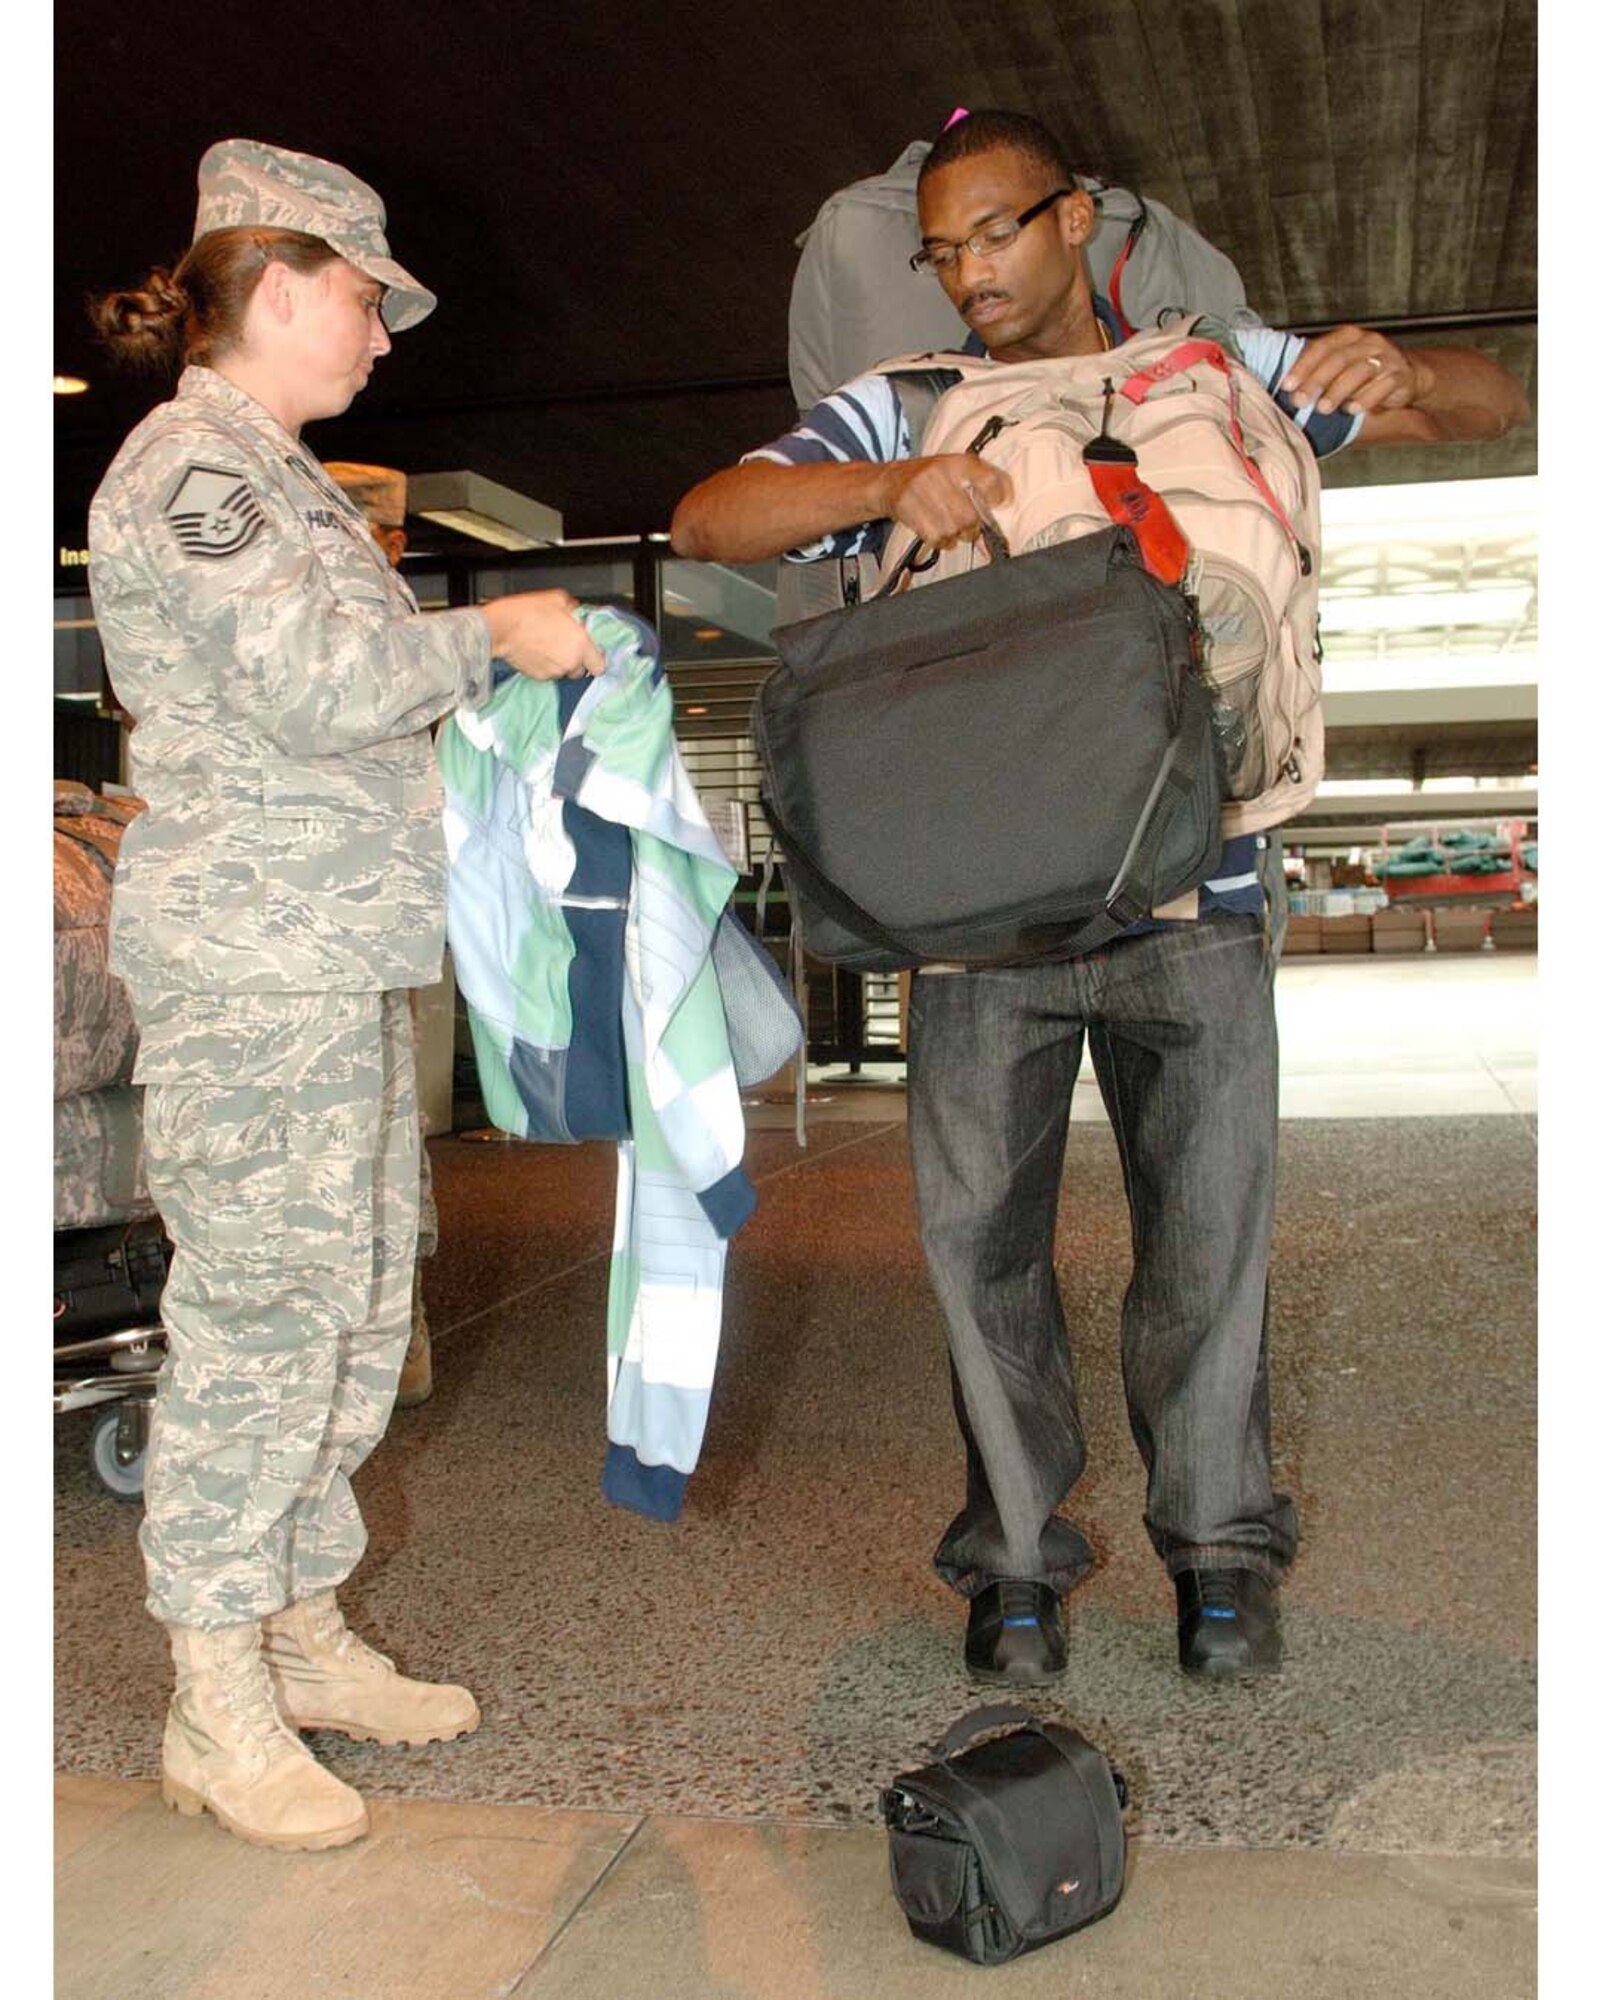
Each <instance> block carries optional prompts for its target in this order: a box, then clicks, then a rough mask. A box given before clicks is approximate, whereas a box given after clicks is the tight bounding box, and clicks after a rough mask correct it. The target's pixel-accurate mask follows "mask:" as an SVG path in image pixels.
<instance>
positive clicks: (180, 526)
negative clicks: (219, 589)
mask: <svg viewBox="0 0 1621 2000" xmlns="http://www.w3.org/2000/svg"><path fill="white" fill-rule="evenodd" d="M163 518H164V519H165V520H166V521H167V522H168V523H169V526H170V527H171V528H173V529H174V532H175V537H176V539H177V540H178V541H179V543H180V546H181V547H182V548H183V549H184V550H185V552H186V554H187V555H189V556H207V557H217V556H234V555H235V554H236V553H237V552H238V551H239V550H241V549H245V548H246V547H247V546H248V544H249V542H251V541H252V540H253V538H254V536H255V535H257V534H258V532H259V530H260V529H261V528H262V527H264V525H265V515H264V510H263V508H261V507H260V505H259V502H258V500H257V499H256V498H255V497H254V493H253V489H252V487H251V486H249V484H248V482H247V481H246V480H245V479H244V478H243V477H242V475H241V474H240V473H239V472H221V471H220V470H219V468H218V467H217V466H212V465H188V466H187V468H186V471H185V474H184V476H183V477H182V479H181V481H180V484H179V485H178V486H177V487H176V488H175V490H174V492H173V493H172V494H170V496H169V501H168V504H167V505H166V506H165V508H164V510H163Z"/></svg>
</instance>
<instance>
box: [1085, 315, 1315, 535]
mask: <svg viewBox="0 0 1621 2000" xmlns="http://www.w3.org/2000/svg"><path fill="white" fill-rule="evenodd" d="M1196 361H1208V362H1209V363H1210V365H1211V367H1212V368H1218V369H1220V371H1221V375H1222V379H1223V381H1225V383H1226V384H1227V434H1228V436H1229V437H1230V438H1231V439H1232V443H1233V449H1234V451H1236V452H1237V453H1238V457H1239V462H1240V463H1241V464H1242V466H1243V468H1244V471H1245V473H1246V474H1247V475H1248V477H1249V481H1250V484H1251V485H1252V486H1253V487H1254V488H1255V490H1256V491H1257V492H1258V493H1259V494H1260V496H1261V498H1262V499H1263V500H1264V501H1265V502H1266V504H1267V505H1268V506H1269V507H1270V508H1271V509H1272V511H1273V513H1274V514H1276V515H1277V517H1278V519H1279V521H1281V522H1282V524H1283V531H1284V533H1285V534H1286V535H1287V536H1288V537H1289V539H1290V541H1291V542H1293V541H1295V539H1296V537H1295V531H1294V528H1293V526H1292V524H1291V523H1290V520H1289V516H1288V515H1287V514H1286V513H1285V512H1284V510H1283V508H1282V506H1281V505H1280V504H1279V501H1278V497H1277V495H1276V494H1275V493H1274V492H1273V491H1272V488H1271V487H1270V486H1268V485H1267V483H1266V478H1265V475H1264V474H1263V473H1262V471H1261V468H1260V467H1259V466H1258V465H1257V464H1256V463H1255V461H1254V459H1253V458H1251V457H1250V455H1249V453H1248V452H1247V451H1246V450H1245V449H1244V432H1243V429H1242V428H1241V426H1240V424H1239V421H1238V384H1237V383H1236V382H1235V381H1234V380H1233V371H1232V369H1231V368H1230V367H1229V366H1228V364H1227V355H1226V352H1225V350H1224V349H1223V348H1221V347H1219V346H1218V345H1217V344H1216V342H1215V341H1213V340H1184V341H1183V343H1182V344H1181V346H1180V347H1173V348H1172V349H1171V351H1170V353H1169V354H1167V355H1166V356H1165V357H1164V358H1163V359H1162V360H1159V361H1156V362H1154V363H1153V364H1152V365H1151V366H1150V367H1147V368H1140V369H1138V371H1137V373H1136V374H1135V375H1133V376H1132V377H1131V378H1130V380H1129V381H1126V382H1123V383H1122V384H1121V385H1120V393H1121V395H1122V396H1125V397H1128V398H1129V399H1130V401H1132V402H1133V403H1141V402H1142V400H1143V398H1144V397H1145V396H1146V395H1147V394H1148V392H1149V390H1150V389H1152V388H1153V387H1154V385H1155V384H1156V383H1158V382H1168V381H1169V380H1170V379H1171V377H1172V376H1173V375H1180V374H1182V373H1183V372H1184V370H1186V369H1189V368H1191V367H1192V366H1193V364H1194V363H1195V362H1196ZM1297 545H1298V544H1297Z"/></svg>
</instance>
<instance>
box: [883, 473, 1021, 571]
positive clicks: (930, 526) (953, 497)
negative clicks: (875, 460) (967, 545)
mask: <svg viewBox="0 0 1621 2000" xmlns="http://www.w3.org/2000/svg"><path fill="white" fill-rule="evenodd" d="M886 475H887V478H886V485H887V492H888V499H889V505H888V515H889V518H890V520H892V521H898V522H899V523H900V524H901V526H902V527H904V528H910V529H911V531H912V533H913V534H914V535H917V536H918V537H919V538H920V539H921V540H922V542H923V545H924V547H925V548H929V549H949V548H953V547H955V545H956V544H957V543H958V542H963V541H968V542H971V541H973V540H974V539H975V538H976V537H977V536H978V535H979V534H980V533H981V532H982V524H981V520H980V507H979V506H976V505H975V497H974V496H975V494H976V493H977V495H978V496H979V501H980V503H981V505H983V506H985V507H988V508H996V507H1007V506H1010V505H1011V504H1012V501H1013V482H1012V481H1011V480H1010V479H1009V478H1008V476H1007V474H1006V473H1005V472H1003V471H1002V470H1001V469H1000V468H999V467H997V466H994V465H987V464H986V462H985V460H984V459H982V458H980V457H979V456H978V455H977V453H974V452H968V451H952V452H942V453H940V454H939V455H938V456H936V457H933V458H903V459H897V460H895V461H894V462H893V463H891V464H890V465H889V466H888V467H887V468H886Z"/></svg>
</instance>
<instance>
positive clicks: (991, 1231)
mask: <svg viewBox="0 0 1621 2000" xmlns="http://www.w3.org/2000/svg"><path fill="white" fill-rule="evenodd" d="M1274 963H1275V960H1274V957H1273V953H1272V951H1271V949H1270V946H1269V939H1268V936H1267V933H1266V928H1265V926H1264V925H1263V924H1262V922H1261V920H1260V919H1259V918H1256V917H1238V916H1215V917H1210V918H1207V919H1206V920H1205V921H1204V922H1203V923H1200V924H1197V925H1191V926H1186V927H1182V928H1178V929H1173V930H1165V931H1159V932H1154V933H1150V934H1148V935H1145V936H1142V937H1137V938H1125V939H1122V940H1120V941H1119V942H1118V943H1116V944H1114V945H1111V946H1110V947H1109V948H1108V949H1107V950H1105V951H1101V952H1098V953H1096V954H1094V955H1093V956H1092V957H1090V958H1086V959H1080V960H1075V961H1072V962H1069V963H1066V964H1059V965H1040V966H1023V967H1018V968H1009V969H999V970H990V971H975V972H946V973H924V974H920V975H919V976H918V977H917V978H915V979H914V980H913V981H912V1001H911V1012H910V1016H909V1022H908V1040H909V1057H908V1065H907V1068H908V1079H909V1081H908V1092H907V1097H908V1112H907V1116H908V1124H909V1128H910V1134H911V1148H912V1167H913V1176H914V1181H915V1185H916V1191H917V1202H918V1212H919V1217H920V1221H921V1226H922V1236H923V1246H924V1251H925V1253H926V1255H927V1258H928V1263H929V1269H930V1273H931V1275H932V1277H933V1279H934V1285H935V1290H936V1293H937V1294H938V1297H939V1300H940V1304H941V1307H942V1309H943V1310H944V1312H945V1316H946V1323H947V1328H948V1335H949V1340H950V1346H951V1363H952V1390H953V1395H954V1399H955V1402H956V1408H957V1420H958V1423H959V1425H960V1426H961V1429H962V1433H963V1438H964V1441H965V1443H966V1445H967V1452H968V1484H967V1500H966V1504H965V1506H964V1507H963V1510H962V1512H961V1513H960V1514H958V1515H957V1517H956V1519H955V1520H954V1521H953V1522H952V1523H951V1525H950V1527H949V1528H948V1529H947V1530H946V1533H945V1538H944V1539H943V1541H942V1542H941V1544H940V1547H939V1548H938V1550H937V1551H936V1553H935V1567H936V1568H937V1569H938V1570H939V1572H940V1574H941V1575H942V1576H943V1577H944V1578H945V1579H946V1581H947V1582H948V1583H950V1584H952V1585H953V1587H954V1588H956V1589H957V1590H960V1591H961V1592H963V1594H964V1595H971V1594H972V1593H973V1592H975V1591H977V1590H979V1589H982V1588H983V1587H984V1586H985V1584H987V1583H989V1582H992V1581H995V1580H996V1579H998V1578H1004V1577H1035V1578H1040V1579H1042V1580H1043V1581H1046V1582H1048V1583H1051V1584H1052V1585H1053V1586H1054V1588H1055V1589H1058V1590H1060V1591H1065V1590H1068V1589H1069V1588H1070V1586H1071V1585H1072V1584H1074V1583H1075V1582H1076V1581H1077V1579H1078V1578H1079V1577H1080V1576H1082V1575H1083V1574H1084V1573H1085V1571H1086V1570H1087V1569H1088V1568H1089V1567H1090V1564H1091V1550H1090V1548H1089V1547H1088V1545H1087V1541H1086V1538H1085V1536H1084V1535H1083V1534H1082V1533H1081V1532H1080V1530H1079V1529H1078V1528H1075V1527H1074V1526H1072V1525H1071V1524H1070V1523H1068V1522H1066V1521H1061V1520H1059V1519H1057V1518H1056V1509H1057V1508H1058V1507H1059V1506H1060V1505H1061V1504H1062V1502H1063V1500H1064V1497H1065V1495H1066V1494H1067V1493H1068V1492H1069V1490H1070V1488H1071V1487H1072V1486H1073V1485H1074V1483H1075V1481H1076V1480H1077V1479H1078V1478H1079V1477H1080V1475H1081V1472H1082V1470H1083V1468H1084V1467H1085V1464H1086V1445H1085V1440H1084V1436H1083V1432H1082V1427H1081V1420H1080V1416H1079V1413H1078V1412H1077V1409H1076V1403H1075V1378H1074V1370H1073V1367H1072V1363H1071V1358H1070V1348H1069V1337H1068V1333H1067V1330H1066V1327H1065V1323H1064V1308H1063V1303H1062V1301H1061V1300H1060V1298H1059V1294H1058V1281H1057V1276H1056V1273H1055V1272H1054V1269H1053V1233H1054V1228H1055V1225H1056V1221H1057V1213H1058V1195H1059V1186H1060V1182H1061V1180H1062V1176H1063V1166H1064V1148H1065V1143H1066V1140H1067V1138H1068V1133H1069V1107H1070V1097H1071V1093H1072V1091H1073V1089H1074V1085H1075V1078H1076V1073H1077V1071H1078V1069H1079V1066H1080V1059H1081V1051H1082V1046H1083V1042H1084V1039H1085V1038H1086V1037H1087V1036H1090V1037H1091V1045H1092V1062H1093V1067H1094V1068H1095V1070H1096V1072H1097V1077H1098V1083H1099V1086H1100V1088H1101V1091H1102V1095H1103V1101H1104V1105H1105V1107H1106V1109H1107V1111H1108V1114H1109V1119H1110V1123H1111V1124H1112V1125H1113V1127H1114V1133H1115V1139H1116V1142H1117V1144H1118V1146H1119V1149H1120V1162H1121V1168H1122V1171H1123V1174H1124V1178H1125V1187H1126V1197H1127V1200H1128V1201H1129V1203H1130V1206H1131V1225H1132V1245H1133V1270H1132V1278H1131V1284H1130V1287H1129V1288H1128V1290H1127V1293H1126V1298H1125V1308H1124V1313H1123V1317H1122V1324H1121V1354H1122V1363H1123V1368H1124V1374H1125V1385H1126V1403H1127V1408H1128V1410H1129V1412H1130V1416H1131V1426H1132V1431H1133V1434H1134V1436H1135V1438H1136V1440H1137V1447H1138V1450H1139V1451H1140V1452H1141V1453H1142V1456H1143V1461H1144V1463H1145V1464H1146V1466H1147V1468H1148V1503H1147V1509H1146V1512H1145V1514H1144V1517H1143V1518H1144V1524H1145V1525H1146V1527H1147V1529H1148V1533H1149V1538H1150V1540H1151V1541H1152V1542H1153V1545H1154V1548H1155V1550H1156V1551H1157V1552H1158V1554H1159V1555H1160V1557H1161V1558H1162V1560H1163V1561H1164V1562H1165V1565H1166V1567H1167V1569H1168V1570H1169V1571H1170V1572H1171V1574H1172V1575H1175V1574H1176V1573H1177V1572H1178V1571H1179V1570H1183V1569H1211V1568H1224V1567H1240V1566H1242V1567H1247V1568H1251V1569H1256V1570H1259V1571H1261V1572H1262V1574H1264V1575H1265V1576H1267V1577H1269V1578H1273V1579H1275V1578H1276V1577H1278V1576H1279V1575H1280V1574H1281V1572H1282V1571H1283V1569H1284V1568H1285V1567H1286V1566H1287V1564H1288V1563H1289V1561H1290V1559H1291V1557H1292V1556H1293V1554H1294V1549H1295V1541H1296V1535H1297V1529H1296V1522H1295V1510H1294V1504H1293V1502H1292V1501H1291V1500H1289V1499H1288V1498H1287V1497H1286V1496H1284V1495H1283V1494H1280V1493H1276V1492H1274V1491H1273V1488H1272V1474H1271V1445H1270V1434H1269V1417H1268V1408H1267V1371H1266V1275H1267V1255H1268V1251H1269V1248H1270V1244H1271V1238H1272V1198H1273V1179H1274V1172H1275V1167H1276V1159H1277V1116H1278V1047H1277V1026H1276V1021H1275V1018H1274V1015H1273V1007H1272V975H1273V968H1274Z"/></svg>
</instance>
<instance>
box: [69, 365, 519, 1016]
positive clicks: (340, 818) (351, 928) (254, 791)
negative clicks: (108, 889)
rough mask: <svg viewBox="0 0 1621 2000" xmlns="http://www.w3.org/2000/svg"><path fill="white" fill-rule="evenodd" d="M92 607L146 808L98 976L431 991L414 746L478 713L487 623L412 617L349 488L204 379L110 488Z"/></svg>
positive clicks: (131, 842)
mask: <svg viewBox="0 0 1621 2000" xmlns="http://www.w3.org/2000/svg"><path fill="white" fill-rule="evenodd" d="M90 591H91V596H92V599H93V600H94V603H95V610H96V620H97V624H98V626H99V628H100V633H101V639H102V644H103V646H104V648H105V650H106V655H107V664H108V670H109V673H110V675H111V678H112V682H113V686H114V688H115V690H116V692H117V694H118V697H119V699H120V701H122V702H123V704H124V706H125V707H126V708H127V709H128V710H129V712H130V713H131V715H133V716H134V717H135V721H136V728H135V731H134V735H133V738H132V742H131V760H132V767H133V768H132V778H133V783H134V787H135V789H136V791H138V792H139V793H140V794H141V795H142V796H143V797H144V798H145V799H146V801H147V806H148V811H147V812H145V813H144V814H142V815H141V816H140V817H139V818H138V819H137V820H136V821H135V823H134V824H133V825H132V826H131V827H130V828H129V830H128V832H127V834H126V835H125V838H124V842H123V851H122V854H121V856H120V860H119V867H118V878H117V883H116V886H115V890H114V897H113V921H112V967H113V970H114V971H115V972H117V973H118V974H119V975H120V976H121V977H122V978H124V979H125V980H126V981H128V983H129V984H130V986H131V987H132V988H134V989H136V990H137V996H138V997H139V995H140V994H141V993H146V994H157V993H168V994H187V993H196V994H203V993H207V994H216V995H217V994H231V993H264V992H304V993H314V992H330V991H339V992H379V991H385V990H387V989H390V988H394V987H402V986H421V985H427V984H430V983H431V982H433V981H434V980H436V979H437V978H438V977H439V974H440V967H441V961H442V956H443V951H444V907H445V873H446V858H445V842H444V833H443V829H442V826H441V820H440V809H441V796H442V795H441V790H440V783H439V774H438V771H437V768H436V766H435V763H434V757H433V748H432V744H431V741H430V739H429V736H428V734H427V728H428V725H429V724H430V723H432V722H433V721H435V720H436V719H437V718H438V717H439V716H441V715H444V714H445V713H447V711H448V710H450V709H451V708H453V707H455V706H456V705H458V704H469V705H477V704H478V703H480V702H482V701H484V700H485V699H486V698H487V697H488V694H489V691H490V643H489V628H488V626H487V625H486V623H485V620H484V618H483V616H482V614H481V613H480V612H478V611H477V610H466V611H450V612H442V613H436V614H434V615H433V616H431V617H423V616H421V615H419V614H418V611H417V605H416V600H415V598H414V597H413V596H412V595H411V591H410V588H409V586H408V585H406V584H405V583H404V582H403V581H402V580H401V579H400V578H399V577H398V576H397V575H396V574H395V573H394V572H393V571H392V570H391V569H390V568H389V566H388V563H387V561H386V559H385V557H384V556H383V553H382V551H381V550H380V549H379V548H378V547H377V545H376V543H375V542H374V541H373V539H372V536H371V533H370V530H369V529H368V528H367V526H366V523H365V521H364V519H363V518H362V516H361V515H360V514H359V512H358V511H357V510H356V509H355V507H354V506H353V505H352V504H351V502H350V501H349V500H348V498H347V497H346V496H345V494H344V493H343V491H342V490H341V488H339V487H338V486H336V485H335V484H334V483H333V482H332V480H331V479H329V478H328V477H327V475H326V474H325V473H324V472H323V471H322V469H321V467H320V464H319V463H318V462H317V460H315V459H314V458H313V457H311V455H310V454H309V452H308V451H307V450H306V449H305V448H304V447H303V445H301V444H300V443H299V442H298V441H297V439H295V438H294V437H292V436H291V435H290V434H289V433H288V432H287V431H286V430H284V429H283V428H282V426H281V425H280V424H279V423H277V422H276V420H275V419H274V418H273V417H272V416H271V415H270V414H269V412H268V411H266V410H265V409H264V408H262V407H261V405H259V404H258V403H256V402H255V401H254V400H253V399H252V397H250V396H248V395H246V394H245V393H244V392H243V391H242V390H240V389H238V388H237V387H235V385H234V384H232V383H230V382H228V381H227V380H226V379H225V378H224V377H223V376H222V375H219V374H217V373H215V372H214V371H213V370H212V369H208V368H188V369H187V370H186V371H185V373H184V375H183V376H182V377H181V379H180V385H179V388H178V390H177V392H176V395H175V397H174V400H173V401H172V402H168V403H165V404H162V405H160V407H159V408H158V409H156V410H154V411H153V412H152V413H151V415H150V416H148V417H147V418H146V419H145V421H144V422H142V423H141V424H139V425H138V426H137V427H136V429H135V430H134V431H133V432H131V434H130V436H129V437H128V439H126V441H125V443H124V446H123V448H122V450H121V451H120V452H119V454H118V456H117V458H116V459H115V460H114V461H113V464H112V467H111V469H110V470H109V471H108V474H107V476H106V478H105V479H104V480H103V481H102V484H101V487H100V490H99V491H98V492H97V494H96V497H95V500H94V502H93V503H92V506H91V512H90Z"/></svg>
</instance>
